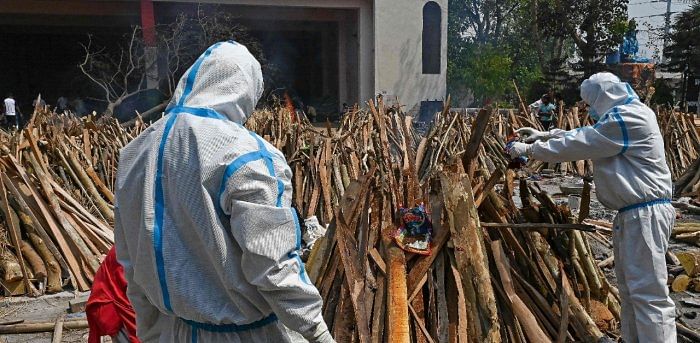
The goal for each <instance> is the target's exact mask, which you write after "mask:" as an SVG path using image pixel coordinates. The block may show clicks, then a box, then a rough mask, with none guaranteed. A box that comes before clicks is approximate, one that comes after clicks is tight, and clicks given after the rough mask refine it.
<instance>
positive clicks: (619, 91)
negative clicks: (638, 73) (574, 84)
mask: <svg viewBox="0 0 700 343" xmlns="http://www.w3.org/2000/svg"><path fill="white" fill-rule="evenodd" d="M581 98H582V99H583V101H585V102H586V103H587V104H588V105H590V107H591V108H590V111H589V113H590V115H591V117H593V118H594V119H596V120H598V119H600V117H601V116H603V115H604V114H605V113H606V112H608V111H610V109H612V108H613V107H615V106H618V105H622V104H624V103H625V102H626V101H627V100H628V99H629V98H637V95H636V94H635V93H634V90H632V87H630V85H629V84H627V83H626V82H622V81H620V79H619V78H618V77H617V76H615V75H613V74H611V73H597V74H595V75H593V76H591V77H590V78H588V79H587V80H585V81H583V83H582V84H581Z"/></svg>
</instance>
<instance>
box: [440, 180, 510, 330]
mask: <svg viewBox="0 0 700 343" xmlns="http://www.w3.org/2000/svg"><path fill="white" fill-rule="evenodd" d="M457 177H459V175H450V176H448V175H443V176H442V177H441V184H442V190H443V194H444V201H445V209H446V210H447V220H448V222H449V223H450V233H451V235H452V240H453V242H454V245H455V257H456V261H457V266H458V270H459V271H460V273H462V274H463V275H461V276H462V283H470V284H469V285H465V288H472V287H473V288H474V290H475V293H476V296H477V301H478V303H477V306H478V308H479V310H478V312H477V314H476V316H477V318H481V320H480V325H481V326H482V329H483V334H482V336H481V338H480V340H482V341H487V342H500V341H501V337H500V325H499V321H498V311H497V309H496V299H495V295H494V291H493V288H492V286H491V274H490V273H489V267H488V258H487V256H486V249H485V248H484V241H483V236H482V231H481V229H480V224H479V217H478V215H477V213H476V207H475V206H474V198H473V195H472V193H471V192H472V190H471V184H470V182H469V179H468V178H462V181H458V179H457Z"/></svg>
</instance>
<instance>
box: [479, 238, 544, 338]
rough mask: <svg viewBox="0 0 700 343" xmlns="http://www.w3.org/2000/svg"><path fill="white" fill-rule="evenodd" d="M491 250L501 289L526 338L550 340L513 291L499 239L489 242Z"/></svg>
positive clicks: (508, 269) (506, 260)
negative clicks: (499, 277)
mask: <svg viewBox="0 0 700 343" xmlns="http://www.w3.org/2000/svg"><path fill="white" fill-rule="evenodd" d="M491 251H492V252H493V257H494V260H495V261H496V267H497V269H498V274H499V275H500V276H501V283H502V285H503V289H504V291H505V293H506V296H507V298H508V299H509V300H510V303H511V307H512V309H513V312H514V313H515V316H516V317H517V318H518V321H520V323H521V324H522V325H523V329H524V330H525V334H526V335H527V338H528V339H529V340H530V341H531V342H551V341H552V340H551V339H550V338H549V336H547V334H545V333H544V331H542V328H541V327H540V325H539V324H538V323H537V320H535V315H534V314H533V313H532V312H531V311H530V309H528V307H527V306H526V305H525V303H524V302H523V301H522V300H521V299H520V297H519V296H518V295H517V294H516V292H515V288H514V287H513V280H512V279H511V276H510V264H509V263H508V259H507V258H506V256H505V253H503V246H502V245H501V241H493V242H491Z"/></svg>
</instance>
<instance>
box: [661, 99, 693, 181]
mask: <svg viewBox="0 0 700 343" xmlns="http://www.w3.org/2000/svg"><path fill="white" fill-rule="evenodd" d="M657 116H658V117H657V120H658V123H659V128H660V129H661V134H662V135H663V137H664V146H665V151H666V163H667V164H668V167H669V169H670V170H671V176H672V177H673V179H674V180H678V182H679V183H680V182H681V179H682V178H683V175H684V174H686V173H688V172H690V173H692V174H693V175H692V176H691V177H689V180H688V181H689V182H688V184H683V185H682V186H683V189H679V186H681V185H678V184H677V185H676V190H677V191H679V192H681V193H686V192H688V191H691V190H695V191H697V187H695V184H696V183H697V180H695V183H692V184H690V182H691V181H693V180H692V179H693V178H694V177H695V174H697V173H698V165H697V163H694V161H696V160H697V159H698V157H700V135H699V134H698V131H697V130H696V129H695V124H694V122H693V114H692V113H681V112H676V111H668V110H666V111H664V110H660V109H657Z"/></svg>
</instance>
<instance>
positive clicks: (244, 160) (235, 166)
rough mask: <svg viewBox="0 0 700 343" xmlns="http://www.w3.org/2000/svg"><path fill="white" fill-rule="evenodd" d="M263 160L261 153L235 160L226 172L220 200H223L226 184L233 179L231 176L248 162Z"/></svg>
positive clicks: (245, 155)
mask: <svg viewBox="0 0 700 343" xmlns="http://www.w3.org/2000/svg"><path fill="white" fill-rule="evenodd" d="M262 158H263V155H262V154H261V153H260V151H253V152H249V153H247V154H243V155H241V156H239V157H238V158H236V159H235V160H233V162H231V163H230V164H229V165H228V166H226V171H224V178H223V180H222V181H221V188H219V198H221V195H222V194H224V191H225V190H226V184H227V183H228V179H229V178H230V177H231V175H233V174H235V173H236V172H237V171H238V170H239V169H241V168H242V167H243V166H244V165H246V164H248V162H253V161H257V160H260V159H262Z"/></svg>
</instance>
